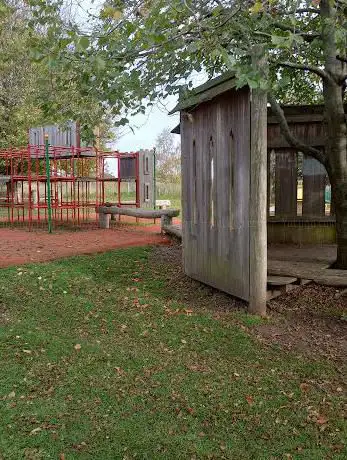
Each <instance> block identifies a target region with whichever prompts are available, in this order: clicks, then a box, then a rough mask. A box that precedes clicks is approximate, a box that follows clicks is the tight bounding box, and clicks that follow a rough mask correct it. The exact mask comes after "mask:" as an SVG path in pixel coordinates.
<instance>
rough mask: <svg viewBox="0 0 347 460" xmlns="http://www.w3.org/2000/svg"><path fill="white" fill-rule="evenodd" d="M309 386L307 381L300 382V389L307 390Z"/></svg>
mask: <svg viewBox="0 0 347 460" xmlns="http://www.w3.org/2000/svg"><path fill="white" fill-rule="evenodd" d="M309 388H310V385H308V384H307V383H300V390H301V391H304V392H306V391H308V390H309Z"/></svg>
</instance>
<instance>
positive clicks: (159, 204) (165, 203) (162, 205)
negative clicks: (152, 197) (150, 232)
mask: <svg viewBox="0 0 347 460" xmlns="http://www.w3.org/2000/svg"><path fill="white" fill-rule="evenodd" d="M155 206H156V208H159V209H166V208H169V207H170V206H171V201H170V200H156V202H155Z"/></svg>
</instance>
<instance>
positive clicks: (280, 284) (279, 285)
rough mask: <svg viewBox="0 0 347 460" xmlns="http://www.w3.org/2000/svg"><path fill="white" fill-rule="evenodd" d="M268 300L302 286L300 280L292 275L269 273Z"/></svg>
mask: <svg viewBox="0 0 347 460" xmlns="http://www.w3.org/2000/svg"><path fill="white" fill-rule="evenodd" d="M267 286H268V291H267V300H271V299H274V298H275V297H278V296H280V295H281V294H285V293H287V292H290V291H292V290H293V289H295V288H298V287H299V286H300V280H298V278H294V277H292V276H276V275H269V276H268V277H267Z"/></svg>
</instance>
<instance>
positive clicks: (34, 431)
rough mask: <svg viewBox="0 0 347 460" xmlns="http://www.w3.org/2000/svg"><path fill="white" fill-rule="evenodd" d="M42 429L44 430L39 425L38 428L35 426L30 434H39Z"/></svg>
mask: <svg viewBox="0 0 347 460" xmlns="http://www.w3.org/2000/svg"><path fill="white" fill-rule="evenodd" d="M40 431H42V428H40V427H38V428H34V429H33V430H31V431H30V436H32V435H34V434H37V433H39V432H40Z"/></svg>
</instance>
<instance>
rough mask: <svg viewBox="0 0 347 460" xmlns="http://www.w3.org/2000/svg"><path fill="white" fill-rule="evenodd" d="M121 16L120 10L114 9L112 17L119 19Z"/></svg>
mask: <svg viewBox="0 0 347 460" xmlns="http://www.w3.org/2000/svg"><path fill="white" fill-rule="evenodd" d="M122 16H123V13H122V11H121V10H114V13H113V19H120V18H121V17H122Z"/></svg>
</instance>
